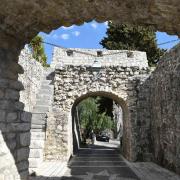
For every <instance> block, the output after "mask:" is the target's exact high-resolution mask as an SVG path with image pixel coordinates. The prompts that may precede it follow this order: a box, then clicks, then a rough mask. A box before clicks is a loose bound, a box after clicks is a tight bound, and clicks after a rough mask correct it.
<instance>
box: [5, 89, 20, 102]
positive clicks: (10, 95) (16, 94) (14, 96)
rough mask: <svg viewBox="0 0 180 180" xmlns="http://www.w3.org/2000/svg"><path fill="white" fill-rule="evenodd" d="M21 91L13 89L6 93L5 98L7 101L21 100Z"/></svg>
mask: <svg viewBox="0 0 180 180" xmlns="http://www.w3.org/2000/svg"><path fill="white" fill-rule="evenodd" d="M19 97H20V95H19V91H16V90H13V89H7V90H6V91H5V98H6V99H14V100H19Z"/></svg>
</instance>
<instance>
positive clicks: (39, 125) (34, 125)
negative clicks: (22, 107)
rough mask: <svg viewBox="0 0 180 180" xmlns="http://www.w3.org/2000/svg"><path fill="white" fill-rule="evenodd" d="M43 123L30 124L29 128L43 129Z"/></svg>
mask: <svg viewBox="0 0 180 180" xmlns="http://www.w3.org/2000/svg"><path fill="white" fill-rule="evenodd" d="M45 128H46V126H45V124H31V129H42V130H44V131H45Z"/></svg>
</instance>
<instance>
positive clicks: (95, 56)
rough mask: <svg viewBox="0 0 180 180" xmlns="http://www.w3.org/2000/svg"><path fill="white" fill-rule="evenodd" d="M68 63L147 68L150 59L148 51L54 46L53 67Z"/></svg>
mask: <svg viewBox="0 0 180 180" xmlns="http://www.w3.org/2000/svg"><path fill="white" fill-rule="evenodd" d="M66 65H73V66H80V65H82V66H92V67H94V66H95V67H97V66H98V67H101V66H106V67H107V66H124V67H133V66H137V67H139V68H147V67H148V61H147V56H146V53H145V52H140V51H127V50H104V49H61V48H54V53H53V61H52V64H51V67H56V66H66Z"/></svg>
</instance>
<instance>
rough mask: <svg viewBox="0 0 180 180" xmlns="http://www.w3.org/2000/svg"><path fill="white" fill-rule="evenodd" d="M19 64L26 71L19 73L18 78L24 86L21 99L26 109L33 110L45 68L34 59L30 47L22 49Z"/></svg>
mask: <svg viewBox="0 0 180 180" xmlns="http://www.w3.org/2000/svg"><path fill="white" fill-rule="evenodd" d="M19 64H20V65H21V66H22V67H23V69H24V73H23V74H21V75H19V78H18V79H19V81H21V82H22V84H23V86H24V90H23V91H21V92H20V101H21V102H23V103H24V105H25V107H24V109H25V110H26V111H29V112H32V109H33V107H34V105H35V104H36V94H37V93H38V91H39V88H40V86H41V81H42V77H43V73H44V68H43V66H42V65H41V64H40V63H39V62H37V61H36V60H35V59H33V57H32V54H31V53H30V51H29V50H28V48H25V49H23V50H22V51H21V54H20V56H19Z"/></svg>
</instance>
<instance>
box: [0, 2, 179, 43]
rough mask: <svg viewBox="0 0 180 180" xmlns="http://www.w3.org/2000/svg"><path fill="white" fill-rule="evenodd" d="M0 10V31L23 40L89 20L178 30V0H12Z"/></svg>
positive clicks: (172, 30) (176, 31) (171, 31)
mask: <svg viewBox="0 0 180 180" xmlns="http://www.w3.org/2000/svg"><path fill="white" fill-rule="evenodd" d="M14 7H15V8H14ZM0 11H1V14H2V15H1V16H0V18H1V19H3V21H2V23H1V25H0V30H1V32H3V33H4V34H7V35H9V36H12V37H16V38H14V39H17V37H18V38H19V39H21V41H24V42H27V40H29V39H32V37H33V36H35V34H37V33H38V32H39V31H45V32H49V31H50V30H52V29H56V28H57V27H60V26H62V25H64V26H70V25H73V24H76V25H80V24H83V23H84V22H88V21H90V20H92V19H95V20H97V21H98V22H103V21H107V20H112V21H115V22H118V23H124V22H128V23H130V24H132V23H134V24H143V25H152V26H154V27H155V28H156V30H159V31H166V32H168V33H172V34H176V33H178V34H179V32H180V26H179V15H180V14H179V1H178V0H174V1H170V0H166V1H159V0H154V1H144V0H135V1H132V0H126V1H119V0H114V1H109V0H106V1H102V0H93V1H90V0H78V1H77V0H72V1H69V2H67V1H63V0H59V1H55V0H52V1H48V0H44V1H43V2H42V1H35V0H31V1H28V2H24V1H23V0H21V1H17V0H16V1H13V2H12V3H9V2H8V1H6V2H4V3H3V4H2V5H1V7H0ZM27 15H28V18H27ZM24 32H26V33H24Z"/></svg>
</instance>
